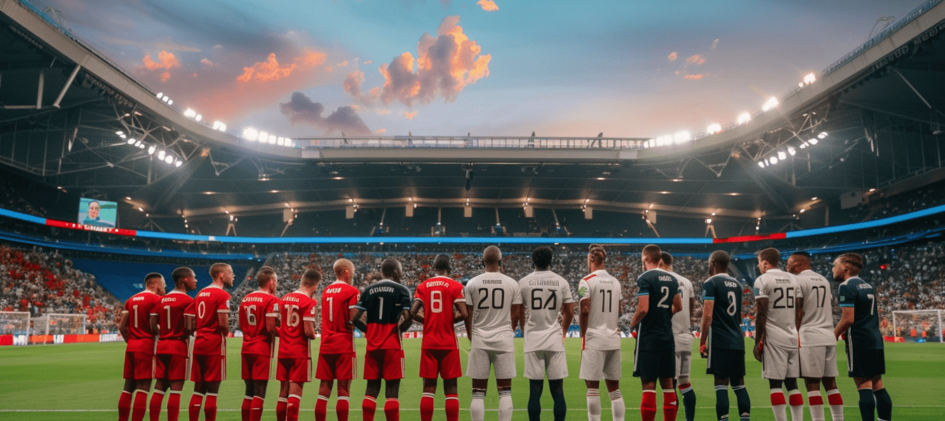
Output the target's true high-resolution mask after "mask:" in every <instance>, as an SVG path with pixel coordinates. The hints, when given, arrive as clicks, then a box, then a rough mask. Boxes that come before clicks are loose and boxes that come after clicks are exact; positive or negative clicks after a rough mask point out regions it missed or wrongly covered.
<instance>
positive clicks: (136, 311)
mask: <svg viewBox="0 0 945 421" xmlns="http://www.w3.org/2000/svg"><path fill="white" fill-rule="evenodd" d="M160 302H161V296H160V295H157V294H155V293H153V292H151V291H141V292H139V293H137V294H135V295H133V296H132V297H131V298H129V299H128V301H125V310H124V311H125V312H126V313H128V338H127V339H128V348H127V351H128V352H145V353H148V354H152V353H154V337H155V335H156V334H157V333H158V332H152V331H151V315H152V314H153V315H157V310H158V308H157V306H158V304H160Z"/></svg>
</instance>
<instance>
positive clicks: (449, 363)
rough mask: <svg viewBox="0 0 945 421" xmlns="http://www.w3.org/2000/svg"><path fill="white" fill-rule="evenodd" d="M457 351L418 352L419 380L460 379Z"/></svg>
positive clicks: (434, 350) (461, 370)
mask: <svg viewBox="0 0 945 421" xmlns="http://www.w3.org/2000/svg"><path fill="white" fill-rule="evenodd" d="M462 375H463V369H462V366H461V365H460V362H459V350H458V349H424V350H421V351H420V378H422V379H435V378H437V376H439V377H442V378H443V379H455V378H459V377H462Z"/></svg>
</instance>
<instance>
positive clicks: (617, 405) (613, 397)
mask: <svg viewBox="0 0 945 421" xmlns="http://www.w3.org/2000/svg"><path fill="white" fill-rule="evenodd" d="M597 405H598V409H597V412H598V413H600V397H598V399H597ZM610 411H611V412H612V413H613V415H614V421H623V416H624V413H625V412H627V408H626V407H625V406H624V405H623V396H621V395H620V389H617V390H615V391H613V392H610Z"/></svg>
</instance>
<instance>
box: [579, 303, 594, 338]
mask: <svg viewBox="0 0 945 421" xmlns="http://www.w3.org/2000/svg"><path fill="white" fill-rule="evenodd" d="M590 316H591V297H582V298H581V318H580V319H578V328H579V329H581V337H582V338H586V337H587V322H588V320H587V319H588V318H589V317H590Z"/></svg>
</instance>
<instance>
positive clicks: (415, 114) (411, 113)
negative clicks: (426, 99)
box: [404, 111, 417, 120]
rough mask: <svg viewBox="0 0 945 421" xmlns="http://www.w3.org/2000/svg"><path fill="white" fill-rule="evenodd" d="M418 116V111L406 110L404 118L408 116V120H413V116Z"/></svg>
mask: <svg viewBox="0 0 945 421" xmlns="http://www.w3.org/2000/svg"><path fill="white" fill-rule="evenodd" d="M416 116H417V112H416V111H404V118H406V119H407V120H413V118H414V117H416Z"/></svg>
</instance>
